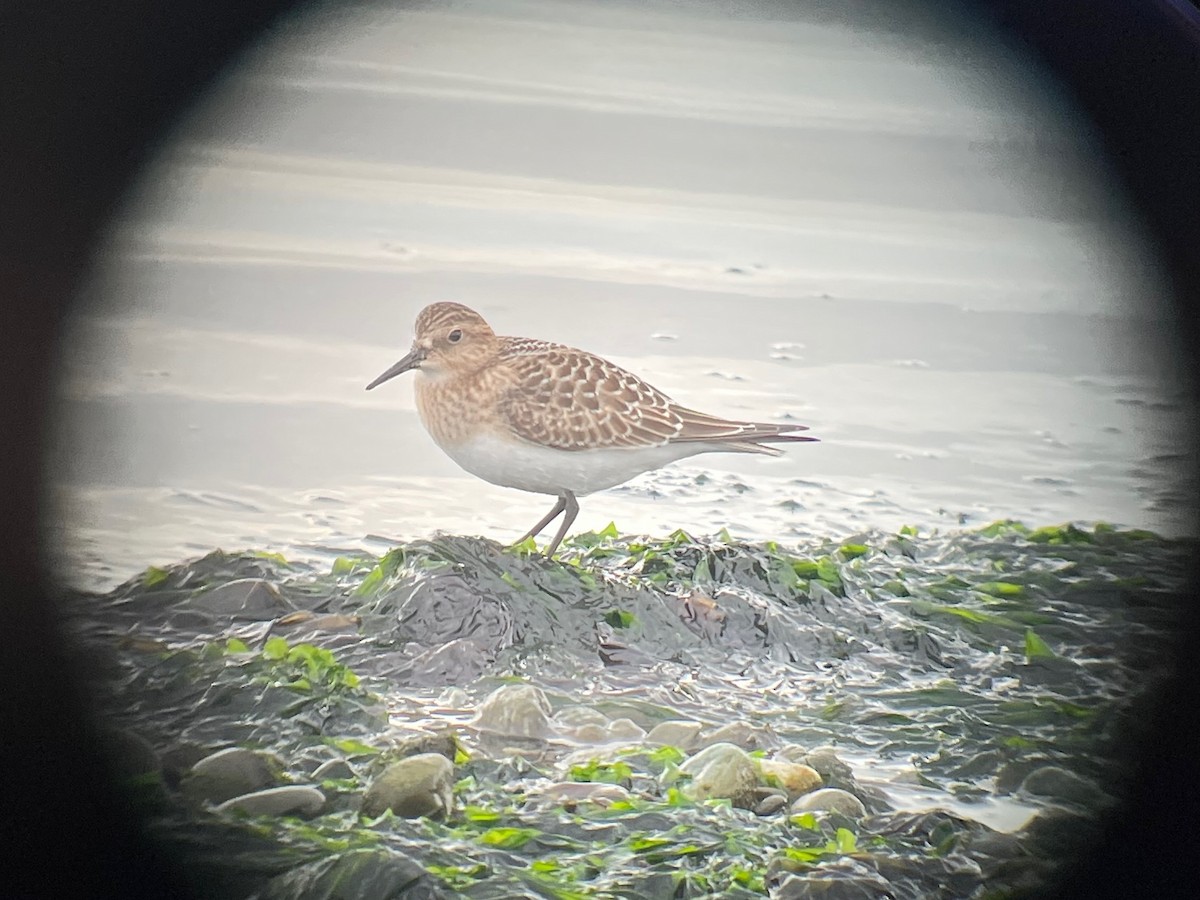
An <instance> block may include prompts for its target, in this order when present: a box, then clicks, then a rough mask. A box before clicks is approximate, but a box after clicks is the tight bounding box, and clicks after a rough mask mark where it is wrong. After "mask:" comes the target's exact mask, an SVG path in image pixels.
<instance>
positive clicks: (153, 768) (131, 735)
mask: <svg viewBox="0 0 1200 900" xmlns="http://www.w3.org/2000/svg"><path fill="white" fill-rule="evenodd" d="M102 741H103V745H104V752H105V755H106V756H107V758H108V763H109V766H110V767H111V768H112V770H113V772H114V774H116V775H117V777H119V778H137V777H139V776H145V775H161V774H162V771H163V764H162V760H161V759H160V758H159V755H158V751H156V750H155V749H154V747H153V746H152V745H151V743H150V742H149V741H148V740H146V739H145V738H144V737H142V736H141V735H140V734H138V733H137V732H134V731H129V730H128V729H124V728H110V729H107V730H106V731H105V732H104V734H103V738H102Z"/></svg>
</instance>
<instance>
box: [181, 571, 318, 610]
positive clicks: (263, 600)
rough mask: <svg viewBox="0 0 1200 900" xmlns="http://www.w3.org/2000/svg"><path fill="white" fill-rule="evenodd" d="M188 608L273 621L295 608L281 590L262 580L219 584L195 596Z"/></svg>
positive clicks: (250, 579) (247, 579)
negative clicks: (192, 607)
mask: <svg viewBox="0 0 1200 900" xmlns="http://www.w3.org/2000/svg"><path fill="white" fill-rule="evenodd" d="M189 605H191V606H194V607H195V608H196V609H197V610H199V611H201V612H206V613H210V614H213V615H219V616H230V617H232V618H235V619H273V618H275V617H276V616H279V615H281V614H283V613H287V612H291V611H292V610H293V609H294V608H295V607H293V606H292V604H291V603H289V602H288V601H287V600H286V599H284V596H283V595H282V594H281V593H280V592H279V588H277V587H276V586H275V585H273V584H271V582H269V581H265V580H263V579H261V578H246V579H242V580H240V581H230V582H228V583H226V584H220V585H217V586H216V587H213V588H210V589H208V590H206V591H202V592H200V593H198V594H196V595H195V596H194V597H192V598H191V599H190V601H189Z"/></svg>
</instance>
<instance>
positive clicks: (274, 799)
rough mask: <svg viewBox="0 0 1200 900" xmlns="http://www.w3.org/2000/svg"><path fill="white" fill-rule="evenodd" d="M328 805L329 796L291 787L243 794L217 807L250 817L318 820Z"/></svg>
mask: <svg viewBox="0 0 1200 900" xmlns="http://www.w3.org/2000/svg"><path fill="white" fill-rule="evenodd" d="M324 805H325V795H324V794H322V793H321V792H320V791H319V790H317V789H316V788H314V787H309V786H307V785H300V784H289V785H284V786H282V787H275V788H267V789H266V790H264V791H255V792H253V793H251V794H242V795H241V796H238V797H233V798H231V799H229V800H226V801H225V802H224V803H222V804H220V805H219V806H218V807H217V812H219V813H233V812H237V813H243V814H244V815H247V816H286V815H304V816H315V815H316V814H317V813H319V812H320V811H321V808H322V807H323V806H324Z"/></svg>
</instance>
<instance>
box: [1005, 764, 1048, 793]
mask: <svg viewBox="0 0 1200 900" xmlns="http://www.w3.org/2000/svg"><path fill="white" fill-rule="evenodd" d="M1050 762H1051V761H1050V759H1049V758H1048V757H1045V756H1030V757H1026V758H1025V759H1016V760H1013V761H1011V762H1008V763H1005V764H1004V765H1003V766H1001V767H1000V771H998V772H997V773H996V790H997V791H999V792H1000V793H1003V794H1008V793H1011V792H1013V791H1015V790H1018V789H1019V788H1020V787H1021V784H1022V782H1024V781H1025V779H1026V778H1027V777H1028V776H1029V774H1030V773H1031V772H1033V771H1034V770H1035V769H1038V768H1041V767H1043V766H1045V765H1047V764H1049V763H1050Z"/></svg>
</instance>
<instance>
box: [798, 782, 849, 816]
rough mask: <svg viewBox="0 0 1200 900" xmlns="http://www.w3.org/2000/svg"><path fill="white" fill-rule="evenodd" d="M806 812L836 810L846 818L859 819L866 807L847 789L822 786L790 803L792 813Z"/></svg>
mask: <svg viewBox="0 0 1200 900" xmlns="http://www.w3.org/2000/svg"><path fill="white" fill-rule="evenodd" d="M806 812H836V813H841V814H842V815H843V816H845V817H846V818H848V819H861V818H862V817H863V816H865V815H866V814H867V808H866V807H865V806H863V803H862V801H861V800H859V799H858V798H857V797H855V796H854V795H853V794H851V793H850V792H849V791H843V790H840V789H839V788H822V789H821V790H819V791H813V792H812V793H811V794H805V795H804V796H803V797H800V798H799V799H798V800H796V802H795V803H793V804H792V813H793V814H797V815H798V814H800V813H806Z"/></svg>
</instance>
